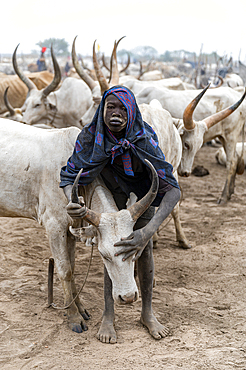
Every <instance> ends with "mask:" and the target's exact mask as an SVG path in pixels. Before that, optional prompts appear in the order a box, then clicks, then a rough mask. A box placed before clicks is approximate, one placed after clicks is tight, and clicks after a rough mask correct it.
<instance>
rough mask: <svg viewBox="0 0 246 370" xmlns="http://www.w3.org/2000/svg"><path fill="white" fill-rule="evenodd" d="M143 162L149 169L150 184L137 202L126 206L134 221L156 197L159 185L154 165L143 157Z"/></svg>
mask: <svg viewBox="0 0 246 370" xmlns="http://www.w3.org/2000/svg"><path fill="white" fill-rule="evenodd" d="M145 162H146V164H147V165H148V167H149V168H150V169H151V173H152V184H151V187H150V189H149V191H148V193H147V194H146V195H145V196H144V197H143V198H142V199H140V200H139V201H138V202H136V203H135V204H133V205H132V206H131V207H130V208H128V211H129V212H130V213H131V216H132V218H133V220H134V221H137V219H138V218H139V217H140V216H141V215H142V214H143V213H144V212H145V211H146V210H147V209H148V208H149V206H150V205H151V203H152V202H153V201H154V199H155V197H156V194H157V191H158V186H159V182H158V175H157V172H156V170H155V168H154V166H153V165H152V163H150V162H149V161H148V160H147V159H145Z"/></svg>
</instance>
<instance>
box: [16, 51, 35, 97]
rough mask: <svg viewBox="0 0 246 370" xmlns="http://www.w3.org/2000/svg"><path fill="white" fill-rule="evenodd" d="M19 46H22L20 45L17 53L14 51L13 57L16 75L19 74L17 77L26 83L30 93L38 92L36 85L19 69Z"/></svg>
mask: <svg viewBox="0 0 246 370" xmlns="http://www.w3.org/2000/svg"><path fill="white" fill-rule="evenodd" d="M19 45H20V44H18V45H17V46H16V48H15V51H14V53H13V56H12V63H13V68H14V70H15V73H16V74H17V76H19V78H20V79H21V81H22V82H24V84H25V85H26V86H27V87H28V90H29V91H30V90H33V89H35V90H37V87H36V85H35V84H34V83H33V82H32V81H31V80H30V79H29V78H28V77H27V76H26V75H25V74H24V73H23V72H22V71H21V70H20V69H19V67H18V64H17V58H16V53H17V49H18V46H19Z"/></svg>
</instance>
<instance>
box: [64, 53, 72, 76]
mask: <svg viewBox="0 0 246 370" xmlns="http://www.w3.org/2000/svg"><path fill="white" fill-rule="evenodd" d="M70 69H71V63H70V57H69V56H68V57H67V63H66V65H65V74H66V76H67V74H68V72H69V71H70Z"/></svg>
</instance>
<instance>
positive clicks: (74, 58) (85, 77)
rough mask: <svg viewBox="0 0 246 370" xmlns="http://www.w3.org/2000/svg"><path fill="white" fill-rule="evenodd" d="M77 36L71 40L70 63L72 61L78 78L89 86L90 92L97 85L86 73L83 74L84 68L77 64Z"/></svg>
mask: <svg viewBox="0 0 246 370" xmlns="http://www.w3.org/2000/svg"><path fill="white" fill-rule="evenodd" d="M76 38H77V36H75V38H74V40H73V45H72V61H73V66H74V68H75V70H76V72H77V73H78V75H79V77H80V78H81V79H82V80H83V81H84V82H85V83H86V84H87V86H89V88H90V90H91V91H92V90H93V89H94V87H96V86H97V83H96V82H95V81H94V80H93V79H92V78H91V77H90V76H89V75H88V73H86V72H85V70H84V68H82V66H81V65H80V63H79V60H78V58H77V54H76V51H75V40H76Z"/></svg>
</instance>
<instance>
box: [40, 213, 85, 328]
mask: <svg viewBox="0 0 246 370" xmlns="http://www.w3.org/2000/svg"><path fill="white" fill-rule="evenodd" d="M45 224H46V225H45V228H46V232H47V235H48V238H49V242H50V248H51V252H52V255H53V258H54V261H55V266H56V270H57V274H58V276H59V279H60V281H61V283H62V287H63V292H64V306H68V305H69V304H70V303H71V302H72V300H73V291H72V280H73V270H72V267H71V262H70V256H69V252H68V246H67V228H66V226H64V225H63V226H62V225H61V223H60V222H58V221H56V220H54V219H50V220H48V221H47V222H46V223H45ZM66 314H67V319H68V326H69V328H70V329H72V330H73V331H75V332H77V333H81V332H82V331H83V330H87V326H86V325H85V323H84V320H83V317H82V316H81V314H80V312H79V310H78V307H77V305H76V303H75V302H73V303H72V304H71V306H70V307H69V308H68V309H67V310H66Z"/></svg>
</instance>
